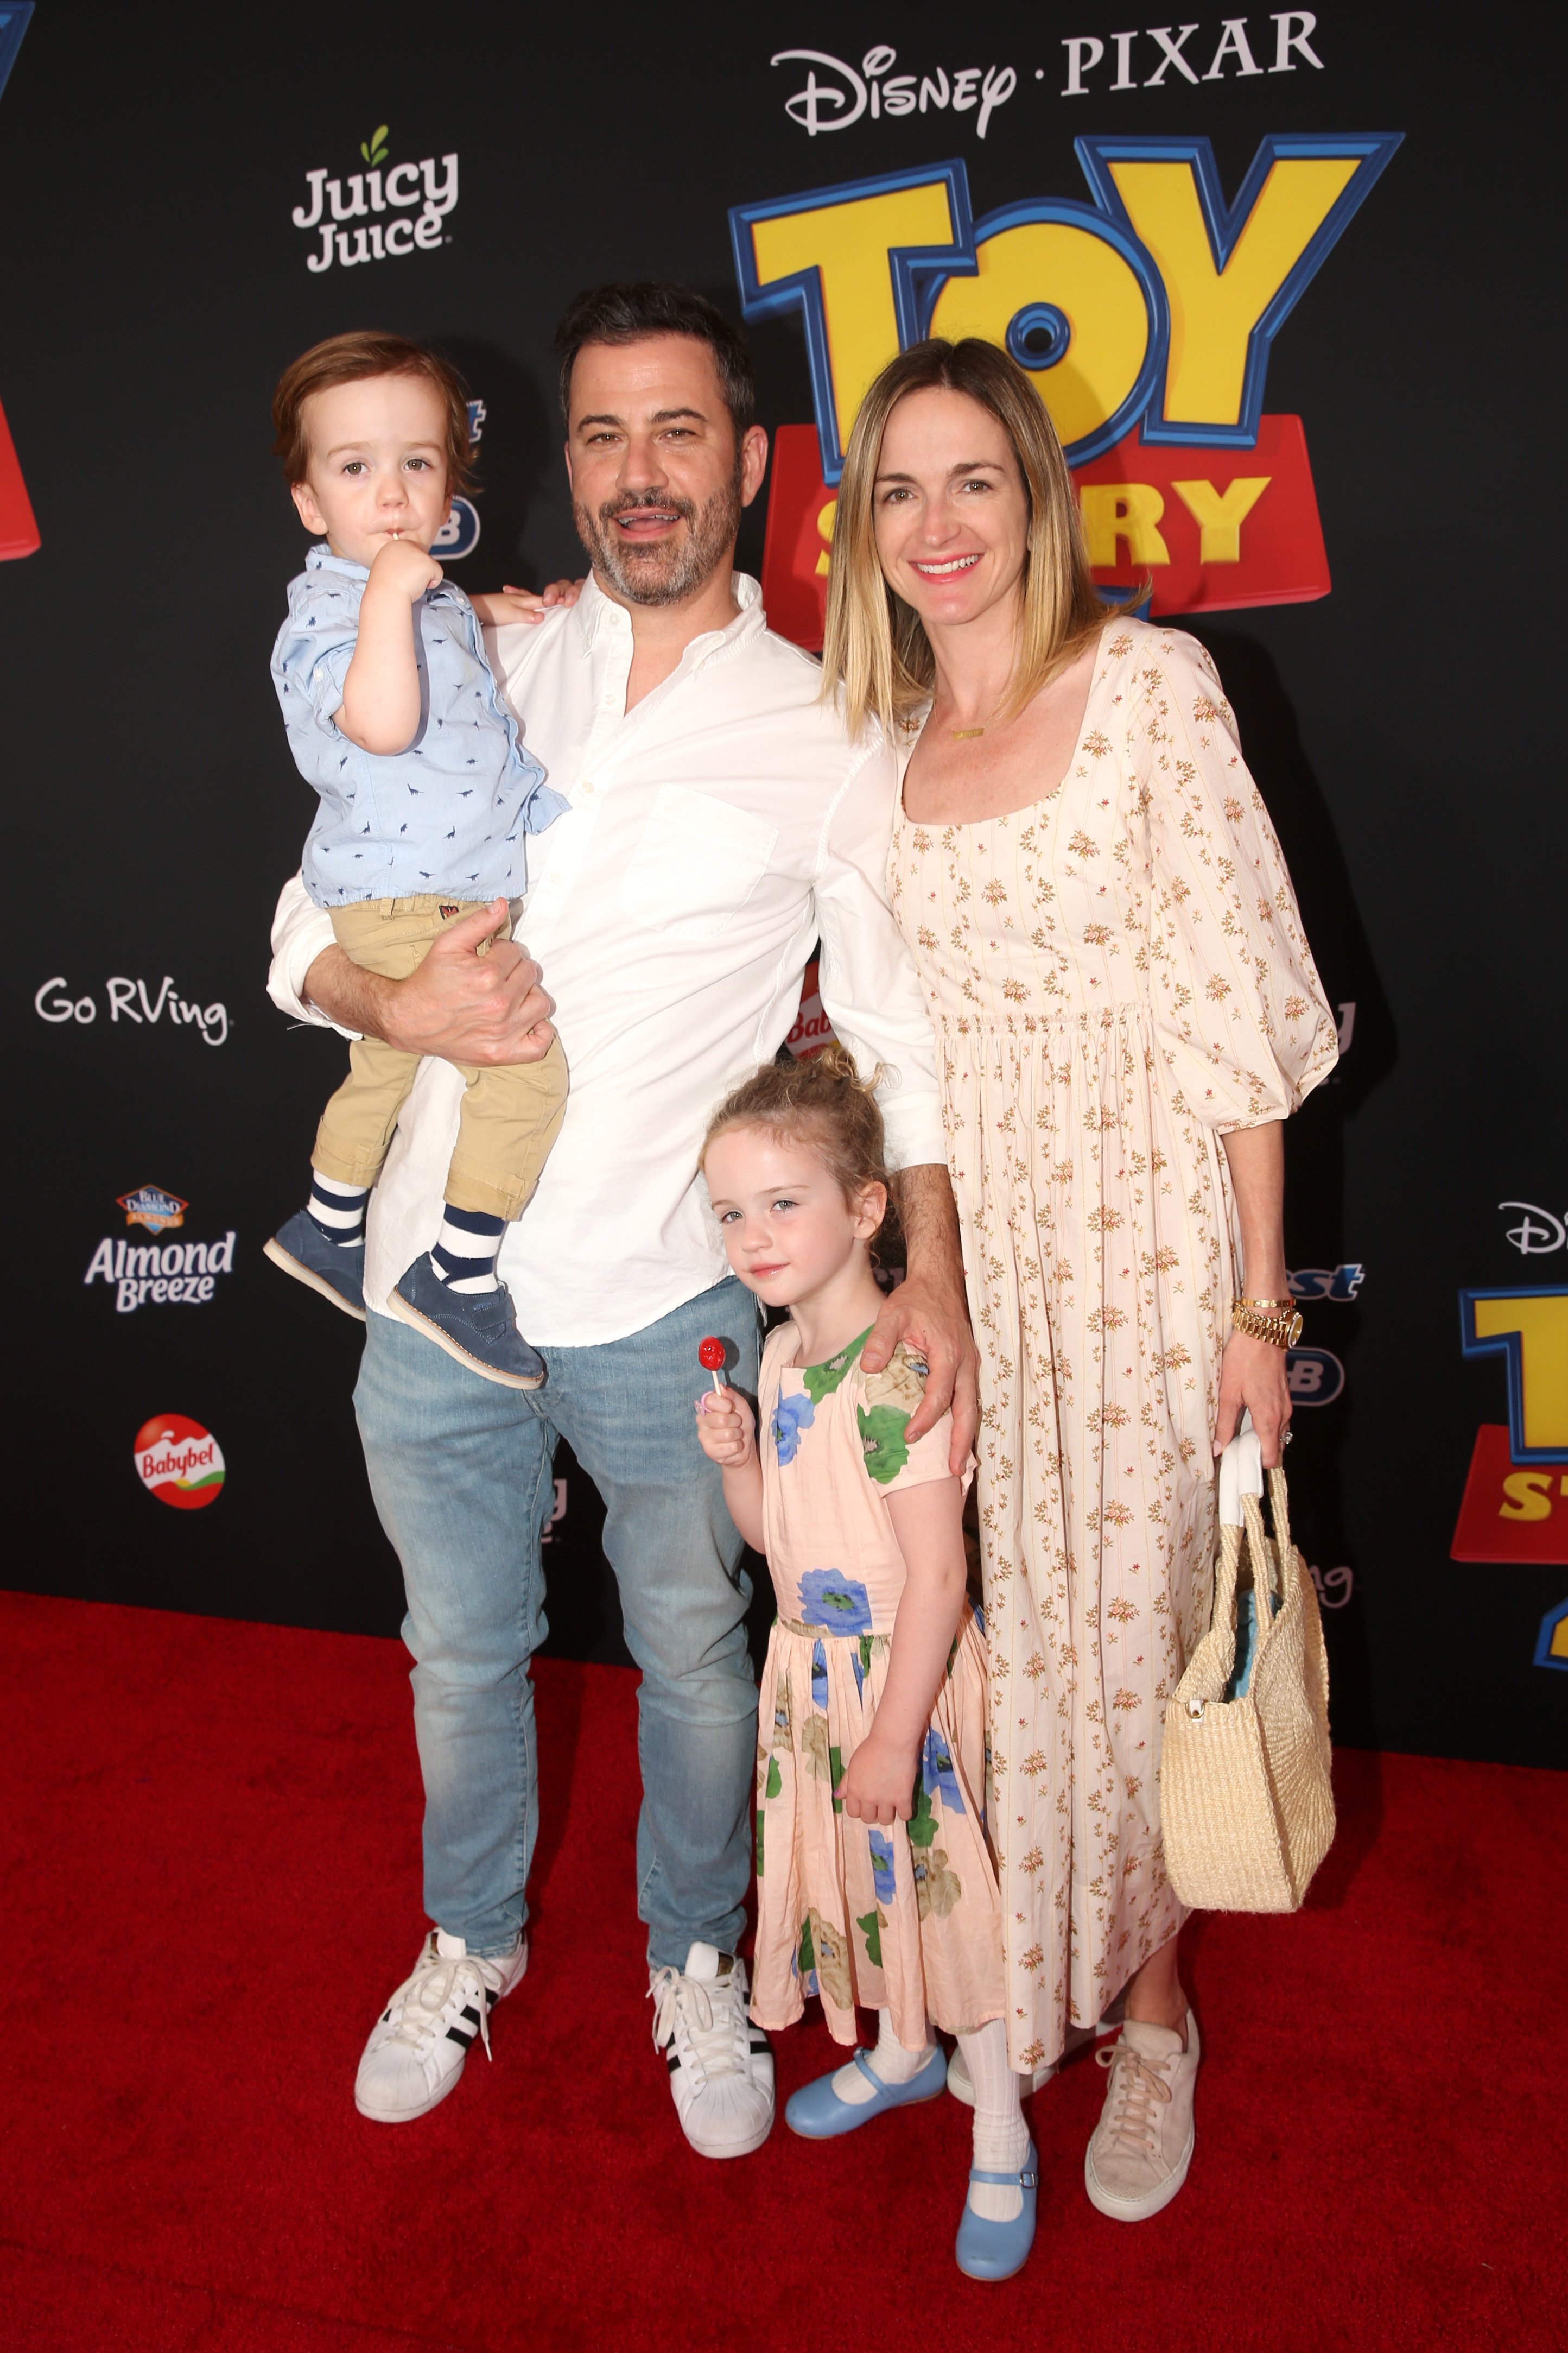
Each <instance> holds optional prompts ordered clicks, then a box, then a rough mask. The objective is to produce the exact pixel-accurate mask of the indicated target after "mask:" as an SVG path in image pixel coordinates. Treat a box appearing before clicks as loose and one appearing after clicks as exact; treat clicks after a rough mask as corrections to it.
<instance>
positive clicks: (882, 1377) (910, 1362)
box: [855, 1340, 969, 1495]
mask: <svg viewBox="0 0 1568 2353" xmlns="http://www.w3.org/2000/svg"><path fill="white" fill-rule="evenodd" d="M927 1369H928V1368H927V1366H925V1364H924V1363H923V1362H922V1360H921V1358H920V1357H919V1356H916V1355H915V1354H914V1352H913V1350H912V1349H910V1348H909V1347H907V1346H906V1345H905V1344H904V1342H903V1341H902V1340H900V1342H899V1344H898V1345H897V1347H896V1348H895V1349H894V1350H893V1354H892V1360H891V1362H890V1363H889V1364H888V1365H887V1366H885V1367H884V1369H883V1370H882V1371H881V1372H879V1373H861V1372H858V1373H857V1376H856V1381H857V1395H856V1398H855V1419H856V1423H857V1425H858V1429H859V1432H860V1451H861V1454H862V1456H863V1458H864V1461H865V1464H866V1471H867V1475H868V1477H869V1478H870V1479H871V1481H872V1482H873V1483H874V1484H875V1485H876V1486H878V1487H879V1488H880V1489H881V1491H882V1493H883V1494H884V1495H900V1494H902V1493H904V1492H905V1490H906V1489H908V1488H910V1487H921V1486H924V1485H925V1484H926V1483H927V1482H928V1481H930V1480H932V1479H946V1478H948V1477H950V1476H951V1471H950V1455H951V1450H952V1414H950V1413H944V1414H943V1415H942V1419H941V1420H940V1421H939V1422H937V1423H936V1424H935V1425H934V1427H933V1428H932V1429H931V1430H927V1431H926V1434H925V1436H924V1437H923V1438H917V1439H916V1440H915V1441H914V1444H913V1445H912V1446H911V1445H910V1440H909V1425H910V1420H911V1419H912V1418H913V1416H914V1415H915V1414H916V1413H917V1412H918V1410H919V1409H920V1406H921V1399H922V1398H924V1396H925V1386H926V1374H927ZM963 1483H964V1485H965V1487H967V1486H968V1484H969V1476H968V1474H967V1473H966V1474H965V1477H964V1482H963Z"/></svg>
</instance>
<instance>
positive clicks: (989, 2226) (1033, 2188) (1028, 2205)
mask: <svg viewBox="0 0 1568 2353" xmlns="http://www.w3.org/2000/svg"><path fill="white" fill-rule="evenodd" d="M969 2179H971V2181H991V2182H994V2183H995V2184H996V2186H997V2188H998V2189H1017V2190H1019V2191H1021V2192H1022V2194H1023V2200H1024V2211H1023V2212H1022V2213H1021V2214H1020V2215H1019V2216H1018V2218H1017V2220H1016V2221H1013V2222H988V2221H986V2220H985V2218H984V2215H981V2214H977V2213H976V2212H975V2211H974V2209H973V2206H971V2205H970V2203H969V2200H967V2199H965V2200H964V2202H963V2220H962V2221H960V2223H959V2226H958V2238H957V2241H956V2242H955V2243H954V2246H953V2250H952V2252H953V2253H954V2255H955V2256H956V2257H957V2259H958V2268H959V2270H960V2271H961V2272H963V2274H965V2276H966V2277H967V2278H969V2279H976V2280H1005V2279H1011V2278H1012V2276H1013V2274H1014V2273H1015V2272H1021V2271H1022V2270H1023V2268H1024V2265H1025V2264H1026V2263H1027V2262H1028V2260H1029V2249H1030V2248H1031V2247H1032V2246H1033V2245H1034V2243H1035V2200H1036V2197H1037V2192H1038V2189H1039V2181H1040V2161H1039V2159H1038V2158H1037V2156H1036V2155H1035V2144H1034V2142H1033V2141H1031V2142H1030V2143H1029V2146H1028V2149H1027V2151H1026V2155H1025V2158H1024V2165H1023V2170H1022V2171H1021V2172H1019V2173H981V2172H979V2171H977V2170H973V2169H972V2170H971V2172H970V2176H969Z"/></svg>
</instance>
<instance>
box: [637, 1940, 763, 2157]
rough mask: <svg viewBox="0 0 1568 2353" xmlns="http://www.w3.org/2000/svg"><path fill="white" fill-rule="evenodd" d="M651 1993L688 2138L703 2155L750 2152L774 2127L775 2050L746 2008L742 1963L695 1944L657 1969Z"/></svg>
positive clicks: (657, 2039) (657, 2043) (659, 2041)
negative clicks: (676, 1962) (677, 1962)
mask: <svg viewBox="0 0 1568 2353" xmlns="http://www.w3.org/2000/svg"><path fill="white" fill-rule="evenodd" d="M648 1998H649V2000H651V2001H652V2003H653V2041H654V2048H655V2050H656V2051H662V2052H664V2055H665V2063H666V2064H667V2065H668V2069H669V2089H670V2093H671V2095H672V2097H673V2098H674V2101H675V2113H676V2115H677V2116H679V2118H680V2126H681V2130H682V2131H683V2132H684V2133H685V2135H686V2137H687V2139H688V2140H689V2142H690V2143H691V2146H692V2147H693V2148H694V2149H695V2150H696V2151H697V2153H698V2155H699V2156H700V2157H749V2156H750V2155H751V2153H752V2149H754V2148H761V2147H762V2145H763V2141H765V2140H766V2138H767V2137H768V2135H769V2133H770V2132H771V2131H772V2130H773V2052H772V2050H771V2049H770V2048H769V2044H768V2038H767V2036H766V2035H765V2034H764V2033H763V2030H762V2028H761V2027H760V2026H753V2025H752V2021H751V2020H750V2019H749V2018H748V2017H747V2015H746V1968H745V1963H744V1962H743V1961H740V1960H736V1959H733V1958H731V1957H730V1956H728V1955H721V1954H720V1952H719V1951H718V1949H717V1947H714V1946H712V1945H693V1946H692V1947H691V1949H690V1951H689V1953H688V1954H687V1956H686V1967H685V1968H684V1969H675V1968H663V1969H656V1970H655V1971H654V1972H653V1974H652V1976H651V1978H650V1979H649V1982H648Z"/></svg>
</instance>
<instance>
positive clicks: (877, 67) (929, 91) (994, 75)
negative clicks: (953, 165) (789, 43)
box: [768, 42, 1018, 139]
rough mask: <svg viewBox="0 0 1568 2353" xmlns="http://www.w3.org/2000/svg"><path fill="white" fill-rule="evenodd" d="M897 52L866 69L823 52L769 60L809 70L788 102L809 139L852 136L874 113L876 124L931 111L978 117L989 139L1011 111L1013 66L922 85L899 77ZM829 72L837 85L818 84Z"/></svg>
mask: <svg viewBox="0 0 1568 2353" xmlns="http://www.w3.org/2000/svg"><path fill="white" fill-rule="evenodd" d="M898 61H899V53H898V51H897V49H893V48H889V47H888V45H887V44H886V42H882V43H879V45H878V46H877V47H875V48H870V49H868V50H867V52H866V54H865V56H864V57H863V58H861V60H860V69H859V71H858V72H857V71H856V69H855V68H854V67H853V66H852V65H847V64H846V62H845V60H844V59H843V58H830V57H828V56H827V54H826V51H824V50H822V49H780V50H779V52H778V54H777V55H776V56H775V57H773V58H770V59H769V60H768V62H769V64H770V65H775V66H782V65H790V64H798V65H804V66H805V69H806V75H805V85H804V87H803V88H802V89H800V90H795V92H794V93H793V94H792V95H791V96H790V97H788V98H786V99H785V100H784V112H785V113H786V114H787V115H788V116H789V118H790V121H792V122H798V123H799V125H800V127H801V129H802V130H803V131H804V132H805V134H806V136H807V138H808V139H815V138H816V134H817V132H819V131H847V130H848V128H849V125H850V124H851V123H852V122H858V121H859V120H860V117H861V116H862V115H863V114H866V113H869V115H870V117H871V120H872V121H873V122H875V121H878V120H879V118H880V117H881V116H882V115H884V114H893V115H898V114H913V113H915V112H916V111H919V112H920V113H921V114H924V113H925V112H926V111H928V109H934V110H935V111H937V112H938V113H941V112H942V111H944V110H946V109H948V108H951V109H952V112H953V113H954V114H969V113H973V116H974V135H975V137H976V138H977V139H984V136H985V128H986V125H987V123H988V122H989V121H990V120H991V117H992V116H993V114H994V112H995V111H996V109H997V108H998V107H999V106H1005V105H1006V103H1007V100H1009V99H1010V98H1011V97H1012V95H1013V92H1014V91H1015V90H1016V89H1017V87H1018V77H1017V75H1016V73H1015V72H1014V70H1013V69H1012V67H1011V66H986V67H985V68H984V69H982V68H981V67H979V66H961V67H958V68H957V69H955V70H954V72H953V74H952V79H951V80H950V79H948V76H947V73H946V71H945V69H943V68H942V67H941V66H939V67H938V68H937V69H936V71H935V73H934V74H921V76H920V78H919V81H918V84H917V81H916V77H915V76H914V75H913V74H908V73H905V74H896V73H894V72H893V71H892V68H893V67H894V66H896V65H897V64H898ZM818 66H823V67H826V70H827V71H828V73H829V74H831V75H833V76H834V77H835V79H833V80H831V81H818V79H817V78H816V68H817V67H818Z"/></svg>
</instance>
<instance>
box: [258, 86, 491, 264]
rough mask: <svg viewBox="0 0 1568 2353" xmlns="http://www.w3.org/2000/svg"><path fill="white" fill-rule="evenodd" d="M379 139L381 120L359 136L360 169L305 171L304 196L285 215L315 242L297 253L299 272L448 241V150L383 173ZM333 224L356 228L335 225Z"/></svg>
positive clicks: (452, 197) (452, 168)
mask: <svg viewBox="0 0 1568 2353" xmlns="http://www.w3.org/2000/svg"><path fill="white" fill-rule="evenodd" d="M386 136H387V127H386V124H385V123H382V124H381V125H380V126H379V127H378V128H377V130H376V131H375V132H373V134H372V135H371V137H370V138H369V139H362V140H361V142H360V153H361V155H362V156H363V159H364V164H365V169H364V170H363V171H362V172H353V173H350V174H348V175H347V177H346V179H336V180H329V179H328V177H327V166H326V165H325V164H322V165H321V169H320V170H319V171H316V172H307V173H306V174H305V187H306V191H307V195H306V200H305V202H304V203H303V204H302V205H296V206H295V207H294V210H293V213H292V216H291V217H292V220H293V223H294V226H295V227H296V228H302V229H306V230H310V231H312V232H313V233H314V234H315V235H316V236H318V237H320V238H321V246H320V248H319V249H318V250H317V251H316V252H314V253H308V254H307V255H306V256H305V267H306V269H309V270H312V271H313V272H314V273H315V274H316V275H317V276H318V277H319V276H320V275H321V272H322V271H323V270H325V269H331V268H332V267H333V265H334V263H335V264H336V266H337V267H338V268H339V269H357V268H358V267H359V265H360V263H361V262H362V261H397V260H400V259H402V257H403V256H404V255H405V254H407V253H414V252H416V251H417V252H420V253H428V252H430V251H431V250H432V249H433V248H435V247H436V246H438V245H445V244H446V243H447V241H448V240H447V230H446V227H445V223H446V219H447V214H448V213H449V212H451V211H453V210H454V208H455V207H456V205H457V202H458V159H457V157H456V155H442V156H439V157H437V156H435V155H426V156H425V157H424V158H423V159H422V160H421V161H420V162H419V163H417V164H393V165H392V166H391V168H390V170H384V169H383V166H384V164H385V163H386V160H387V157H388V155H389V154H390V153H391V150H390V148H389V147H388V146H387V144H386ZM345 187H346V188H347V191H348V193H347V195H346V196H345V195H344V193H343V192H344V189H345ZM340 222H353V223H357V224H362V226H357V227H340V226H339V224H340Z"/></svg>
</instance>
